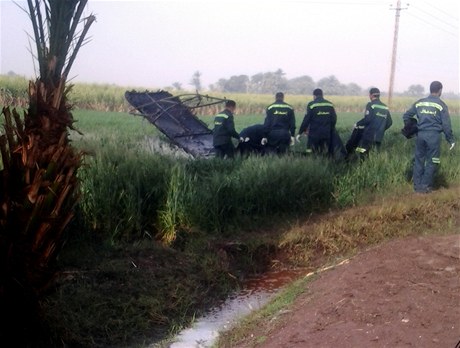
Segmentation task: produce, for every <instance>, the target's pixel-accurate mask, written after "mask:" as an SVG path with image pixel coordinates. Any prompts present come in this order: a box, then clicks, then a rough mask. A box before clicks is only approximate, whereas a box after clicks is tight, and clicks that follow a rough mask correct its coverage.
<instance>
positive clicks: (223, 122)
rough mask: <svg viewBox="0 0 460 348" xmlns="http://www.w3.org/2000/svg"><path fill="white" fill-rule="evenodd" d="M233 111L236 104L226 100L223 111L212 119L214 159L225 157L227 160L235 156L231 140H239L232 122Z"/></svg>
mask: <svg viewBox="0 0 460 348" xmlns="http://www.w3.org/2000/svg"><path fill="white" fill-rule="evenodd" d="M235 109H236V103H235V102H234V101H233V100H227V101H226V102H225V109H224V110H223V111H222V112H221V113H219V114H217V115H216V117H215V119H214V130H213V146H214V148H215V149H216V157H219V158H224V157H225V156H227V158H233V156H234V155H235V147H234V146H233V143H232V138H235V139H240V136H239V134H238V133H237V132H236V130H235V123H234V121H233V113H234V112H235ZM240 141H241V139H240Z"/></svg>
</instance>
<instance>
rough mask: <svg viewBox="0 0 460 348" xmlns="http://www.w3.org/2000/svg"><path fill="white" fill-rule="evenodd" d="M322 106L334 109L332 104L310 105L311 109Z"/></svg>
mask: <svg viewBox="0 0 460 348" xmlns="http://www.w3.org/2000/svg"><path fill="white" fill-rule="evenodd" d="M321 106H330V107H331V108H333V107H334V105H333V104H332V103H314V104H311V105H310V109H313V108H319V107H321Z"/></svg>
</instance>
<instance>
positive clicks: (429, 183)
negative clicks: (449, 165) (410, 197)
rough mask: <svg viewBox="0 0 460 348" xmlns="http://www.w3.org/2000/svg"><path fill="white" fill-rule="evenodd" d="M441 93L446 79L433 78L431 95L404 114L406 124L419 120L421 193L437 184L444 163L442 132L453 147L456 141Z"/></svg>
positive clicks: (417, 172)
mask: <svg viewBox="0 0 460 348" xmlns="http://www.w3.org/2000/svg"><path fill="white" fill-rule="evenodd" d="M441 94H442V83H441V82H439V81H433V82H432V83H431V84H430V95H429V96H428V97H426V98H422V99H420V100H418V101H416V102H415V103H414V104H413V105H412V107H411V108H410V109H409V110H407V111H406V113H405V114H404V115H403V121H404V124H405V125H408V124H409V123H411V122H413V120H414V119H415V120H416V121H417V128H418V132H417V138H416V141H415V155H414V157H415V162H414V171H413V182H414V190H415V192H418V193H428V192H430V191H431V189H432V187H433V178H434V174H435V173H436V170H437V168H438V166H439V164H440V157H439V156H440V152H441V150H440V148H441V132H443V133H444V135H445V137H446V140H447V142H448V143H449V144H450V148H449V149H450V150H452V149H453V147H454V145H455V142H454V135H453V132H452V126H451V122H450V116H449V110H448V108H447V105H446V104H445V103H444V102H443V101H442V100H441V98H440V97H441Z"/></svg>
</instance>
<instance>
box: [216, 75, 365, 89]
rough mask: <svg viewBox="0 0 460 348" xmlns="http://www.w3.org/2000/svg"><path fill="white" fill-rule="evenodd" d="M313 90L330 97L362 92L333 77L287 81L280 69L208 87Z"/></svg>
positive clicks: (304, 77) (223, 81)
mask: <svg viewBox="0 0 460 348" xmlns="http://www.w3.org/2000/svg"><path fill="white" fill-rule="evenodd" d="M315 88H321V89H322V90H323V91H324V92H325V93H326V94H330V95H360V94H362V92H363V89H362V88H361V87H360V86H359V85H358V84H356V83H349V84H343V83H341V82H340V81H339V80H338V79H337V77H335V76H334V75H331V76H328V77H324V78H322V79H320V80H318V81H316V82H315V81H314V80H313V78H312V77H311V76H308V75H303V76H299V77H294V78H292V79H287V78H286V77H285V73H284V71H283V70H281V69H278V70H276V71H273V72H271V71H269V72H263V73H258V74H255V75H253V76H248V75H234V76H231V77H230V78H229V79H224V78H221V79H219V80H218V81H217V82H216V83H214V84H212V85H210V86H209V89H210V90H211V91H216V92H229V93H256V94H272V93H275V92H277V91H285V92H286V93H289V94H301V95H305V94H311V93H312V91H313V90H314V89H315Z"/></svg>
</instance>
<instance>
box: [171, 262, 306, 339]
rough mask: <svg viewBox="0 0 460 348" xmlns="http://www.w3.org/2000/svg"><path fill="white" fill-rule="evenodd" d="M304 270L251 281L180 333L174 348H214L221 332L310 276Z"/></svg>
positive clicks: (265, 275) (290, 271)
mask: <svg viewBox="0 0 460 348" xmlns="http://www.w3.org/2000/svg"><path fill="white" fill-rule="evenodd" d="M307 273H308V271H307V270H305V269H303V270H284V271H276V272H275V271H273V272H268V273H266V274H264V275H262V276H260V277H256V278H252V279H248V281H246V282H245V284H244V286H243V289H242V290H241V291H240V292H238V293H237V294H235V295H234V296H230V297H229V298H228V299H227V300H226V301H225V302H224V303H222V305H220V306H218V307H216V308H214V309H212V310H211V311H210V312H209V313H207V314H206V315H205V316H203V317H202V318H199V319H197V320H196V322H195V323H194V324H193V326H192V327H191V328H188V329H185V330H183V331H182V332H180V333H179V334H178V335H177V337H176V338H175V340H174V343H172V344H171V345H170V346H169V347H170V348H206V347H211V346H212V344H213V343H214V342H215V340H216V339H217V337H218V335H219V332H220V331H225V330H227V329H229V328H230V327H232V326H233V325H234V324H235V323H236V322H237V321H238V319H241V318H242V317H244V316H246V315H248V314H249V313H250V312H252V311H254V310H257V309H259V308H261V307H262V306H263V305H265V304H266V303H267V302H268V301H269V300H270V299H271V298H272V297H273V296H274V295H275V294H276V293H277V292H279V291H280V290H281V289H282V288H283V286H284V285H287V284H288V283H290V282H292V281H294V280H295V279H297V278H299V277H301V276H302V275H305V274H307Z"/></svg>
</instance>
